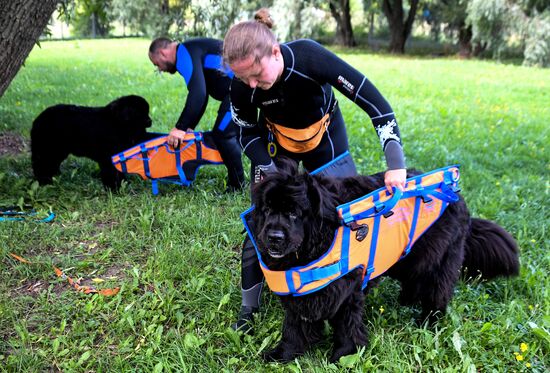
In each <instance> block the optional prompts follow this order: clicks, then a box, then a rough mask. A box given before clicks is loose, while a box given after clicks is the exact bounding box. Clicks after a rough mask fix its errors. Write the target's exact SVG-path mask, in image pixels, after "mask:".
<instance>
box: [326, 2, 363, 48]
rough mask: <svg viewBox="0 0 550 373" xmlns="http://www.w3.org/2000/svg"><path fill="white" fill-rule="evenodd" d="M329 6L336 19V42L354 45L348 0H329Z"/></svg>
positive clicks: (349, 45) (347, 45)
mask: <svg viewBox="0 0 550 373" xmlns="http://www.w3.org/2000/svg"><path fill="white" fill-rule="evenodd" d="M329 8H330V13H331V14H332V17H334V20H335V21H336V44H340V45H344V46H346V47H354V46H356V45H357V43H356V42H355V38H354V37H353V28H352V26H351V13H350V0H329Z"/></svg>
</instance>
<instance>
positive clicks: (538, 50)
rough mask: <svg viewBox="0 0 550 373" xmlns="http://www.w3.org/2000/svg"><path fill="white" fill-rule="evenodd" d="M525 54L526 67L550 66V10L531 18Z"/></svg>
mask: <svg viewBox="0 0 550 373" xmlns="http://www.w3.org/2000/svg"><path fill="white" fill-rule="evenodd" d="M523 54H524V56H525V59H524V61H523V64H524V65H526V66H539V67H548V66H550V10H549V11H546V12H545V13H543V14H536V15H535V16H534V17H532V18H531V22H529V26H528V28H527V40H526V41H525V50H524V52H523Z"/></svg>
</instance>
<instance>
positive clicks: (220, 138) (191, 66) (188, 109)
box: [176, 38, 244, 188]
mask: <svg viewBox="0 0 550 373" xmlns="http://www.w3.org/2000/svg"><path fill="white" fill-rule="evenodd" d="M221 50H222V42H221V41H220V40H215V39H207V38H198V39H190V40H187V41H185V42H184V43H181V44H179V45H178V49H177V52H176V69H177V71H178V72H179V73H180V74H181V76H183V78H184V80H185V83H186V84H187V89H188V91H189V92H188V94H187V99H186V101H185V106H184V108H183V111H182V113H181V115H180V117H179V119H178V122H177V123H176V128H178V129H180V130H182V131H185V130H187V129H188V128H191V129H194V128H195V127H196V125H197V124H198V123H199V121H200V119H201V117H202V116H203V114H204V111H205V110H206V105H207V104H208V96H210V97H212V98H213V99H215V100H218V101H221V104H220V107H219V109H218V116H217V118H216V122H215V123H214V127H213V128H212V137H213V139H214V142H215V143H216V147H217V148H218V150H219V152H220V155H221V157H222V159H223V162H224V164H225V166H226V167H227V175H228V186H229V187H232V188H240V187H242V185H243V183H244V172H243V166H242V162H241V150H240V149H239V145H238V143H237V138H236V136H237V128H236V126H235V123H234V122H233V121H232V119H231V113H230V111H229V106H230V105H229V86H230V84H231V78H232V77H233V73H232V72H231V71H230V70H225V69H222V64H221Z"/></svg>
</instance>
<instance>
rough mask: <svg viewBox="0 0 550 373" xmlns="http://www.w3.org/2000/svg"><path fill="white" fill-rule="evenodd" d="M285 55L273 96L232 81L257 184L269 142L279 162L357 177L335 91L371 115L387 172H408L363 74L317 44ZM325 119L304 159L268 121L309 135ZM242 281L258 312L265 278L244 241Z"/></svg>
mask: <svg viewBox="0 0 550 373" xmlns="http://www.w3.org/2000/svg"><path fill="white" fill-rule="evenodd" d="M281 53H282V56H283V60H284V70H283V73H282V75H281V77H280V79H279V80H278V82H277V83H275V84H274V85H273V86H272V87H271V88H270V89H269V90H262V89H259V88H256V89H252V88H250V87H249V86H247V85H246V84H244V83H243V82H241V81H239V80H237V79H233V82H232V84H231V112H232V115H233V121H234V122H235V123H236V124H237V125H238V126H239V130H240V133H239V142H240V144H241V146H242V148H243V150H244V152H245V154H246V155H247V156H248V157H249V158H250V160H251V163H252V179H251V180H252V181H253V182H257V181H258V179H259V178H258V176H260V175H261V172H260V170H264V171H265V170H267V171H268V172H269V169H270V168H273V167H274V166H273V163H272V160H271V158H270V156H269V154H268V150H267V144H268V142H269V141H273V142H274V143H275V144H276V146H277V155H276V156H275V157H277V156H279V155H285V156H289V157H290V158H293V159H294V160H296V161H302V163H303V165H304V167H305V169H306V170H307V171H313V170H316V169H318V168H320V167H322V166H324V165H326V164H327V163H330V162H331V161H334V162H332V163H333V164H332V165H331V166H332V167H327V168H326V169H325V170H324V171H323V172H321V173H325V174H328V175H331V176H340V177H343V176H349V175H353V174H355V173H356V170H355V165H354V163H353V160H352V159H351V156H343V155H344V154H345V153H346V152H347V151H348V140H347V134H346V128H345V123H344V120H343V118H342V114H341V113H340V110H339V108H338V105H337V103H336V100H335V96H334V92H333V90H332V87H334V88H336V89H337V90H338V91H340V92H341V93H342V94H343V95H344V96H346V97H347V98H349V99H350V100H352V101H353V102H355V103H356V104H357V105H358V106H359V107H360V108H361V109H363V110H364V111H365V112H366V113H367V114H368V115H369V117H370V119H371V120H372V123H373V125H374V127H375V129H376V132H377V134H378V136H379V139H380V143H381V145H382V148H383V150H384V153H385V156H386V162H387V165H388V168H389V169H401V168H405V161H404V156H403V151H402V146H401V136H400V133H399V128H398V126H397V122H396V119H395V116H394V113H393V110H392V108H391V106H390V105H389V104H388V102H387V101H386V100H385V99H384V97H383V96H382V95H381V94H380V92H379V91H378V90H377V89H376V87H375V86H374V85H373V84H372V83H371V82H370V81H369V80H368V79H367V78H366V77H365V76H364V75H363V74H361V73H360V72H359V71H357V70H356V69H354V68H353V67H352V66H350V65H349V64H348V63H346V62H345V61H343V60H342V59H340V58H339V57H338V56H336V55H335V54H334V53H332V52H330V51H328V50H327V49H325V48H324V47H322V46H321V45H319V44H318V43H316V42H314V41H312V40H306V39H304V40H297V41H293V42H289V43H284V44H281ZM258 109H259V111H260V113H259V115H258ZM326 113H332V115H331V122H330V125H329V126H328V128H327V131H326V132H325V134H324V135H323V138H322V140H321V142H320V143H319V145H318V146H317V147H316V148H315V149H313V150H310V151H308V152H305V153H292V152H289V151H287V150H285V149H283V147H282V146H281V145H280V144H278V143H277V141H276V139H275V138H273V137H271V138H270V137H269V136H270V133H269V130H268V129H267V127H266V125H265V118H267V119H269V120H270V121H271V122H274V123H277V124H280V125H282V126H284V127H287V128H293V129H304V128H307V127H308V126H310V125H311V124H313V123H315V122H317V121H319V120H320V119H321V118H322V117H323V116H324V115H325V114H326ZM268 139H270V140H268ZM334 166H336V167H334ZM241 279H242V290H243V306H245V307H252V308H257V307H258V304H259V302H258V301H257V300H259V292H260V291H261V282H262V279H263V275H262V273H261V270H260V267H259V264H258V259H257V257H256V254H255V251H254V248H253V246H252V244H251V242H250V240H245V244H244V248H243V257H242V273H241ZM253 289H256V290H254V291H253ZM247 291H250V294H247Z"/></svg>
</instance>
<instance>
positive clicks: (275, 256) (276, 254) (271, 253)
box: [267, 249, 286, 259]
mask: <svg viewBox="0 0 550 373" xmlns="http://www.w3.org/2000/svg"><path fill="white" fill-rule="evenodd" d="M267 253H268V254H269V256H270V257H272V258H273V259H281V258H282V257H284V256H285V255H286V254H285V253H282V252H280V251H278V250H274V249H267Z"/></svg>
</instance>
